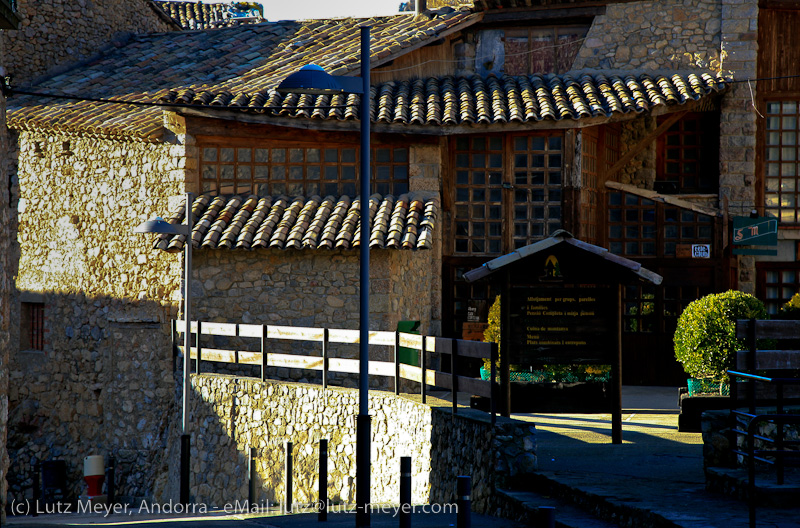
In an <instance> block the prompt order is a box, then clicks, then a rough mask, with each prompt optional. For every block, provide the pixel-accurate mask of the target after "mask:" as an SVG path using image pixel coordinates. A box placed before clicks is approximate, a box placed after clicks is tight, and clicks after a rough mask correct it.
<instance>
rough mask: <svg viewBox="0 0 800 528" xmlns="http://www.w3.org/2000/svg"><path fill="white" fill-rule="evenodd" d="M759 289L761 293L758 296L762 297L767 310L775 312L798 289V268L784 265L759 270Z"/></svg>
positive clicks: (799, 288)
mask: <svg viewBox="0 0 800 528" xmlns="http://www.w3.org/2000/svg"><path fill="white" fill-rule="evenodd" d="M759 271H760V273H759V275H760V277H759V279H761V280H760V282H762V284H761V285H760V286H761V288H760V289H761V290H762V291H763V294H762V295H761V296H760V298H762V299H764V305H765V306H766V308H767V312H768V313H770V314H776V313H778V312H779V311H780V309H781V306H783V305H784V304H786V302H787V301H788V300H789V299H791V298H792V296H793V295H794V294H795V293H797V292H798V291H800V269H798V268H792V267H789V266H786V267H783V268H782V267H774V268H767V269H762V270H759Z"/></svg>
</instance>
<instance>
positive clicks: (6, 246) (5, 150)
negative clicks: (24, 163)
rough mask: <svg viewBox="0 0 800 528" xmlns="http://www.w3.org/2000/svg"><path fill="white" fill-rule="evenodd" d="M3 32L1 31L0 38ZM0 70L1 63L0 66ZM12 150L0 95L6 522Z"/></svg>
mask: <svg viewBox="0 0 800 528" xmlns="http://www.w3.org/2000/svg"><path fill="white" fill-rule="evenodd" d="M2 33H3V32H2V31H0V35H1V34H2ZM4 57H5V53H4V48H3V41H2V38H1V37H0V59H3V58H4ZM0 66H2V63H1V62H0ZM10 153H11V149H10V146H9V140H8V129H7V128H6V100H5V97H3V95H2V94H0V182H2V185H0V189H3V192H0V521H5V505H6V474H7V473H8V452H7V450H6V437H7V431H8V429H7V423H8V372H9V371H8V360H9V350H10V348H11V334H10V324H11V319H12V316H11V304H12V303H11V300H12V298H13V295H12V290H13V288H14V285H13V278H14V274H15V273H16V265H17V263H16V259H15V258H14V254H13V253H14V252H13V251H12V243H11V241H12V239H14V238H15V236H16V234H15V229H14V222H13V218H12V213H13V211H12V209H11V208H10V205H11V204H9V203H8V193H7V192H5V190H6V189H7V188H8V183H9V178H10V177H11V175H10V174H9V170H10V167H9V158H10Z"/></svg>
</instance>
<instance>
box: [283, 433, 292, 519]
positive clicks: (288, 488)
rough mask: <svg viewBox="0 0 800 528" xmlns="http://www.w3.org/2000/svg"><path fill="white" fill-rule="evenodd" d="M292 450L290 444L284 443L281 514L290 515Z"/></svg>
mask: <svg viewBox="0 0 800 528" xmlns="http://www.w3.org/2000/svg"><path fill="white" fill-rule="evenodd" d="M292 448H293V444H292V443H291V442H286V449H285V453H286V455H285V456H284V462H285V467H284V474H285V478H286V480H285V484H286V497H285V499H284V503H283V512H284V513H292V509H293V508H292V500H293V499H292V486H293V482H292Z"/></svg>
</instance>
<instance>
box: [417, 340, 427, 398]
mask: <svg viewBox="0 0 800 528" xmlns="http://www.w3.org/2000/svg"><path fill="white" fill-rule="evenodd" d="M426 345H427V339H425V336H422V350H420V351H419V354H420V362H419V364H420V365H421V366H422V386H421V387H420V392H421V393H422V403H427V400H428V388H427V382H428V371H427V368H426V365H427V361H426V358H425V356H426V355H427V354H426V348H427V346H426Z"/></svg>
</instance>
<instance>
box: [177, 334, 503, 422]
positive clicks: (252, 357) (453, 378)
mask: <svg viewBox="0 0 800 528" xmlns="http://www.w3.org/2000/svg"><path fill="white" fill-rule="evenodd" d="M185 329H186V324H185V322H184V321H182V320H173V321H172V337H173V347H174V348H175V350H177V351H179V352H180V353H181V354H184V357H186V355H185V350H184V347H183V346H179V345H178V343H181V342H183V341H182V340H179V339H177V337H176V335H177V334H183V333H184V332H185ZM191 332H192V334H194V335H195V337H194V343H195V346H193V347H191V350H190V355H189V357H190V358H191V359H192V360H194V361H195V372H196V373H198V374H199V373H200V362H201V361H213V362H219V363H232V364H241V365H258V366H260V367H261V380H262V381H264V380H266V379H267V377H266V372H267V371H266V369H267V367H286V368H294V369H307V370H321V371H322V385H323V387H325V388H327V387H328V374H329V373H330V372H341V373H349V374H358V373H359V361H358V359H349V358H339V357H331V354H330V344H331V343H340V344H353V345H355V344H358V343H359V331H358V330H345V329H339V328H307V327H296V326H273V325H254V324H237V323H213V322H205V321H192V322H191ZM204 335H206V336H224V337H233V338H237V337H238V338H256V339H259V340H260V350H257V351H253V350H229V349H219V348H209V347H203V346H201V341H200V338H201V336H204ZM272 339H275V340H293V341H303V342H311V343H319V344H320V352H321V355H319V356H307V355H300V354H281V353H274V352H270V351H269V340H272ZM369 344H370V345H376V346H388V347H393V348H394V360H393V361H392V362H388V361H373V360H370V362H369V375H370V376H385V377H389V378H393V379H394V393H395V394H400V380H401V379H406V380H410V381H415V382H417V383H419V384H420V394H421V396H422V401H423V403H425V402H426V401H427V392H428V386H435V387H441V388H444V389H449V390H450V392H451V396H452V400H453V413H454V414H455V413H457V412H458V403H457V402H458V393H459V392H464V393H469V394H472V395H475V396H482V397H485V398H489V399H490V411H491V414H492V418H491V420H492V425H494V423H495V420H496V407H497V406H496V401H497V394H499V392H498V390H497V384H496V383H495V381H496V379H497V373H496V367H495V365H496V363H497V357H498V353H497V344H496V343H483V342H480V341H467V340H463V339H449V338H444V337H435V336H421V335H417V334H407V333H404V332H380V331H373V332H370V333H369ZM400 348H408V349H413V350H416V351H417V353H418V359H419V364H420V366H419V367H417V366H414V365H408V364H405V363H401V362H400V354H399V352H400ZM431 353H438V354H440V357H443V355H447V356H449V357H450V372H442V371H440V370H432V369H429V368H428V355H429V354H431ZM463 358H478V359H489V360H491V365H492V367H491V379H489V380H482V379H478V378H471V377H467V376H460V375H458V374H456V373H457V372H458V368H459V365H460V361H461V360H462V359H463Z"/></svg>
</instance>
